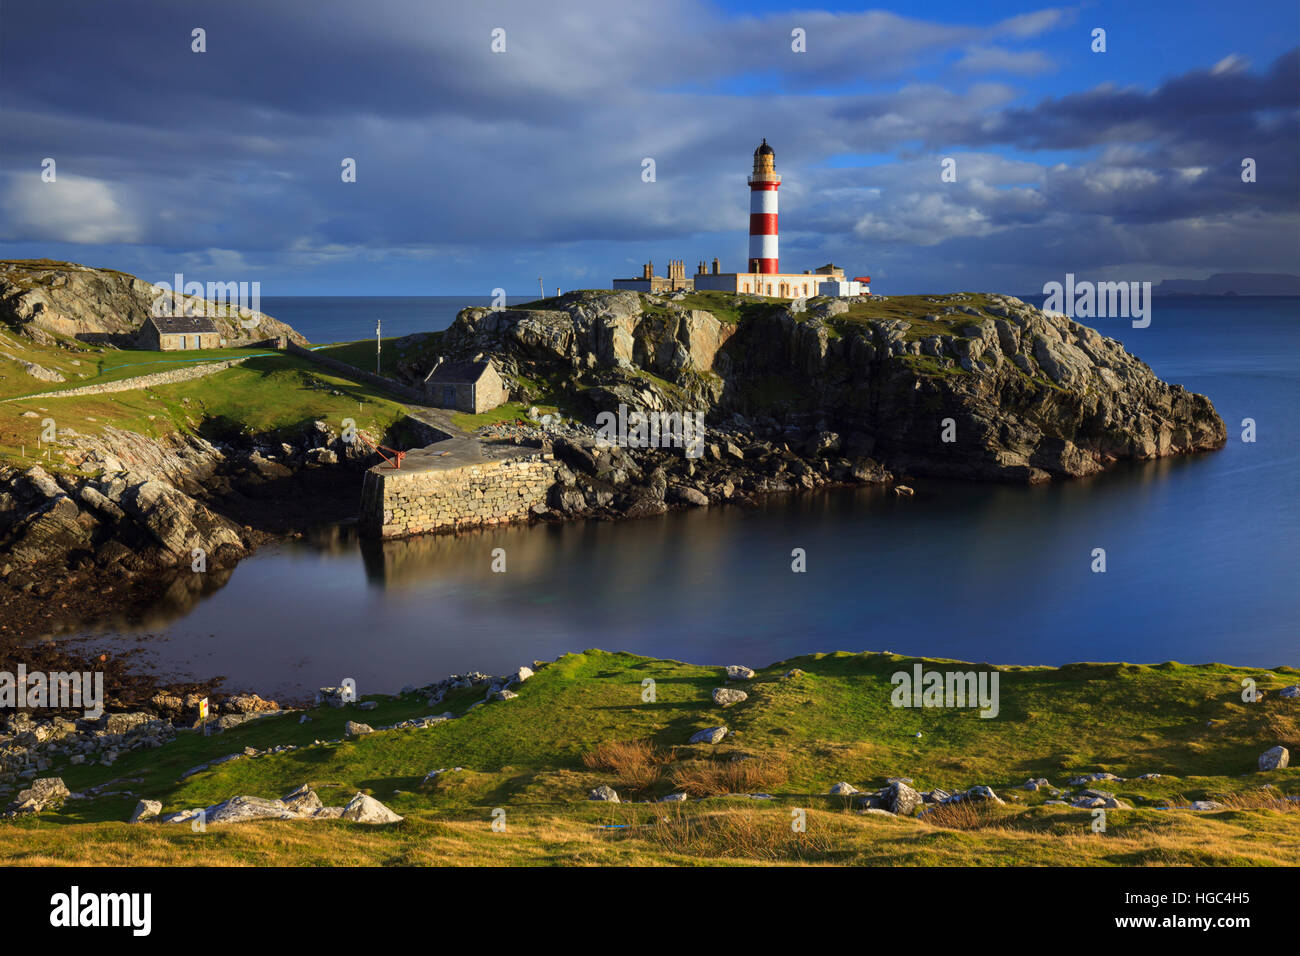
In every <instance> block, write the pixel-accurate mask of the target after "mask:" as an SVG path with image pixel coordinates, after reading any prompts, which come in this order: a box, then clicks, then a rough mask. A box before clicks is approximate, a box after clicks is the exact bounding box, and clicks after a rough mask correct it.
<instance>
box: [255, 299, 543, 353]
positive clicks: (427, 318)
mask: <svg viewBox="0 0 1300 956" xmlns="http://www.w3.org/2000/svg"><path fill="white" fill-rule="evenodd" d="M507 301H508V304H511V305H513V304H514V300H513V299H511V300H507ZM520 301H521V302H522V301H524V300H522V299H521V300H520ZM491 304H492V303H491V301H490V299H489V298H488V297H486V296H477V297H476V296H468V295H427V296H381V297H364V296H336V297H329V296H267V297H266V298H264V299H262V311H263V312H265V313H266V314H267V315H269V316H271V317H272V318H275V319H279V320H280V321H281V322H288V323H289V324H290V325H292V326H293V327H294V328H295V329H297V330H298V331H299V332H301V333H302V334H303V335H305V336H307V338H308V340H309V341H311V342H314V343H316V344H322V343H326V342H355V341H357V340H358V339H373V338H374V337H375V322H376V321H378V322H379V323H380V331H381V334H382V335H383V336H384V338H388V337H389V336H402V335H410V334H412V333H414V332H440V331H442V330H443V329H445V328H446V327H447V326H449V325H451V323H452V320H453V319H455V318H456V313H457V312H459V311H460V310H461V309H464V308H466V307H468V306H471V305H482V306H488V305H491Z"/></svg>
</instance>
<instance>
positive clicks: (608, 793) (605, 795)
mask: <svg viewBox="0 0 1300 956" xmlns="http://www.w3.org/2000/svg"><path fill="white" fill-rule="evenodd" d="M587 799H588V800H607V801H609V802H610V803H618V802H619V800H618V793H617V791H615V790H614V788H613V787H611V786H608V785H607V784H603V783H602V784H601V785H600V786H599V787H597V788H596V789H595V790H593V791H591V793H589V794H587Z"/></svg>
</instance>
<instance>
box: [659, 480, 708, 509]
mask: <svg viewBox="0 0 1300 956" xmlns="http://www.w3.org/2000/svg"><path fill="white" fill-rule="evenodd" d="M664 499H665V500H666V501H668V502H670V503H673V504H682V505H689V506H691V507H692V508H703V507H704V506H705V505H707V504H708V503H709V496H708V495H706V494H705V493H704V492H702V491H699V490H697V489H695V488H692V487H690V486H689V485H669V486H668V490H667V492H665V494H664Z"/></svg>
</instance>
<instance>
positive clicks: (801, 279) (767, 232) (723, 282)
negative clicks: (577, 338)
mask: <svg viewBox="0 0 1300 956" xmlns="http://www.w3.org/2000/svg"><path fill="white" fill-rule="evenodd" d="M780 187H781V176H780V174H779V173H778V172H777V171H776V153H775V151H774V150H773V149H772V147H771V146H768V145H767V140H766V139H765V140H763V142H762V143H760V144H759V147H758V149H756V150H754V171H753V173H751V174H750V176H749V260H748V262H747V263H746V270H745V271H744V272H723V271H722V268H721V263H720V262H719V260H718V259H716V258H715V259H714V260H713V271H712V272H708V271H706V266H705V263H704V260H700V266H699V272H697V273H695V275H693V276H687V275H686V260H684V259H673V260H672V261H671V262H670V263H669V264H668V277H667V278H664V277H663V276H657V275H655V267H654V263H653V262H647V263H646V264H645V266H644V267H643V268H642V272H641V275H640V276H639V277H637V278H635V279H615V280H614V288H615V289H627V290H629V291H633V292H649V293H664V292H684V291H688V290H691V289H694V290H696V291H700V292H706V291H707V292H733V293H737V294H740V295H761V296H765V297H767V298H771V299H807V298H809V297H810V296H816V295H830V296H859V295H870V294H871V286H870V284H869V283H870V282H871V280H870V279H869V278H867V277H866V276H858V277H857V278H855V279H854V280H853V281H852V282H846V281H845V279H844V270H843V269H841V268H840V267H839V266H837V265H835V264H834V263H827V264H826V265H824V266H819V267H818V268H816V269H808V270H805V271H804V272H801V273H793V272H791V273H783V272H782V271H781V263H780V253H779V252H778V250H777V227H776V191H777V190H778V189H779V188H780Z"/></svg>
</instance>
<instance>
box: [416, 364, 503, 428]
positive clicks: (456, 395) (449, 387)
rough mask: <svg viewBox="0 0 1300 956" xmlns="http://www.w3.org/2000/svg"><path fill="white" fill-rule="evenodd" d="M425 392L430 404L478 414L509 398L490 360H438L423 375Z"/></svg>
mask: <svg viewBox="0 0 1300 956" xmlns="http://www.w3.org/2000/svg"><path fill="white" fill-rule="evenodd" d="M424 391H425V394H426V395H428V396H429V401H430V403H431V404H433V405H436V406H438V407H439V408H454V409H455V410H456V411H459V412H469V413H471V414H474V415H478V414H480V413H482V412H488V411H491V410H492V409H494V408H496V407H497V406H498V405H501V404H504V403H505V401H506V399H508V398H509V397H510V393H509V391H508V390H507V389H506V386H505V382H504V381H502V379H501V376H500V374H498V372H497V370H496V367H495V365H493V363H492V361H491V360H490V359H475V360H474V361H472V362H447V361H444V360H443V359H438V362H437V364H435V365H434V366H433V368H432V369H431V370H430V372H429V374H428V375H426V376H425V378H424Z"/></svg>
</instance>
